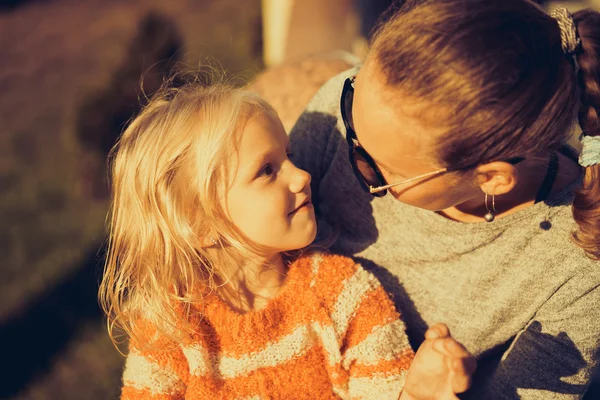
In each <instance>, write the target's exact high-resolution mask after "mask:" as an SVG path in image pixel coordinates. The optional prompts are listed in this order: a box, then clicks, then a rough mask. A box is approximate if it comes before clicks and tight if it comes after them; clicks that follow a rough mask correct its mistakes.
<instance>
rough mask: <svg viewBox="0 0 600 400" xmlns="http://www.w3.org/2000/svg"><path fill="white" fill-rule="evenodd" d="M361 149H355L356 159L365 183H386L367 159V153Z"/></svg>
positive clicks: (373, 184) (379, 184) (375, 184)
mask: <svg viewBox="0 0 600 400" xmlns="http://www.w3.org/2000/svg"><path fill="white" fill-rule="evenodd" d="M360 150H361V149H355V151H354V161H355V162H356V167H357V168H358V171H359V172H360V175H361V176H362V178H363V180H364V181H365V183H366V184H367V185H369V186H373V187H377V186H382V185H385V183H384V182H382V181H381V179H379V177H378V176H377V173H376V172H375V170H374V169H373V166H372V165H371V163H370V162H369V160H368V159H367V157H366V156H365V155H363V154H362V152H361V151H360Z"/></svg>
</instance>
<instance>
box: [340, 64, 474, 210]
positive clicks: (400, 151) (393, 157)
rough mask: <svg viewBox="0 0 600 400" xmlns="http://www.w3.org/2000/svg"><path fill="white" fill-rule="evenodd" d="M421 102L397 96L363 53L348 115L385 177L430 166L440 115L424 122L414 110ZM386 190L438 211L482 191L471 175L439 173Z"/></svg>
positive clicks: (436, 164) (422, 171)
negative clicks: (428, 121) (432, 121)
mask: <svg viewBox="0 0 600 400" xmlns="http://www.w3.org/2000/svg"><path fill="white" fill-rule="evenodd" d="M421 107H422V105H421V104H418V103H416V102H415V101H414V100H412V101H411V99H404V100H403V99H402V98H401V97H400V95H399V93H394V89H392V88H388V87H386V83H385V78H384V76H383V74H382V73H381V72H380V70H379V68H378V65H377V62H376V60H375V59H373V58H368V59H367V60H366V61H365V64H364V66H363V67H362V69H361V70H360V73H359V74H358V75H357V77H356V81H355V83H354V100H353V104H352V119H353V124H354V129H355V131H356V136H357V138H358V141H359V143H360V145H361V147H363V148H364V149H365V150H366V151H367V152H368V153H369V155H370V156H371V157H372V158H373V159H374V160H375V162H376V163H377V165H378V166H379V169H380V170H381V172H382V174H383V175H384V177H385V179H386V181H387V182H388V183H392V182H398V181H402V180H405V179H409V178H413V177H415V176H418V175H421V174H426V173H429V172H432V171H435V170H437V169H439V168H442V167H443V166H441V165H440V163H439V161H438V160H437V157H436V155H435V149H436V147H435V145H436V142H437V140H438V138H439V137H440V136H441V135H443V134H444V129H443V121H440V123H439V124H435V125H433V126H432V124H427V123H425V122H424V120H423V119H422V118H419V117H418V113H419V112H420V111H422V108H421ZM390 193H391V194H392V195H393V196H394V197H395V198H396V199H398V200H400V201H402V202H403V203H406V204H410V205H413V206H416V207H420V208H424V209H428V210H432V211H440V210H444V209H447V208H450V207H453V206H456V205H458V204H461V203H464V202H467V201H469V200H471V199H474V198H478V197H477V196H479V197H481V189H480V188H479V187H478V186H477V185H476V184H474V179H473V177H472V176H469V175H467V174H465V175H464V176H462V177H457V176H450V175H449V174H441V175H438V176H435V177H432V178H428V179H423V180H419V181H416V182H411V183H409V184H406V185H399V186H395V187H393V188H392V189H390Z"/></svg>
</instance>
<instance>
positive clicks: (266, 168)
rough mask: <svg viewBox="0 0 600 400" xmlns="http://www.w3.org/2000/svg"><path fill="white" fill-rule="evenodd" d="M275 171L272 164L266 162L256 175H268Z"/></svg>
mask: <svg viewBox="0 0 600 400" xmlns="http://www.w3.org/2000/svg"><path fill="white" fill-rule="evenodd" d="M274 172H275V169H274V168H273V166H272V165H271V164H267V165H265V166H264V167H263V168H262V169H261V170H260V172H259V173H258V176H259V177H261V176H265V177H270V176H271V175H273V173H274Z"/></svg>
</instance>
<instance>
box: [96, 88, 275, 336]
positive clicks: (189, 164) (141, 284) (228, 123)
mask: <svg viewBox="0 0 600 400" xmlns="http://www.w3.org/2000/svg"><path fill="white" fill-rule="evenodd" d="M257 112H258V113H261V112H269V113H271V112H274V110H273V109H272V108H271V107H270V106H269V105H268V104H267V103H266V102H265V101H264V100H262V99H261V98H259V97H258V96H257V95H255V94H253V93H251V92H249V91H246V90H243V89H236V88H233V87H230V86H227V85H223V84H218V85H211V86H201V85H198V84H187V85H184V86H182V87H179V88H165V89H163V90H161V91H160V93H159V94H157V95H155V96H154V97H153V99H152V100H151V101H150V102H149V104H148V105H147V106H146V107H145V108H144V109H143V110H142V111H141V113H140V114H139V115H138V116H137V117H136V118H135V119H133V121H132V122H131V124H130V125H129V126H128V128H127V129H126V130H125V131H124V133H123V135H122V137H121V138H120V140H119V142H118V143H117V144H116V145H115V147H114V148H113V150H112V152H111V156H110V158H109V160H110V170H111V179H112V181H111V184H112V201H111V211H110V214H109V229H110V235H109V244H108V254H107V260H106V264H105V271H104V276H103V279H102V283H101V285H100V291H99V299H100V303H101V305H102V307H103V309H104V311H105V312H106V314H107V316H108V326H109V333H110V335H111V338H112V340H113V342H114V343H115V344H116V345H117V344H118V341H117V340H116V336H115V335H114V333H115V329H120V330H122V331H124V332H125V333H126V334H127V336H129V337H133V338H134V339H136V338H137V337H136V325H137V324H138V323H139V322H140V320H144V321H147V322H149V323H151V324H152V325H153V326H154V327H156V329H157V330H159V332H160V333H161V334H164V335H166V336H167V337H169V338H171V339H172V340H174V341H177V342H180V341H181V340H183V338H185V337H186V335H187V334H188V333H190V332H191V331H193V328H192V327H191V326H190V325H189V323H188V320H189V316H190V315H189V313H190V312H192V311H191V310H192V307H191V305H192V304H194V305H195V306H197V305H201V304H202V298H203V296H204V295H205V294H206V293H207V292H209V291H212V290H214V289H215V288H216V287H217V286H218V285H223V282H226V281H227V273H226V270H225V269H226V267H227V265H232V264H233V263H235V262H236V260H239V259H240V258H241V257H244V258H248V257H252V256H253V253H252V251H251V246H249V244H248V243H247V241H246V240H245V239H244V237H243V236H242V235H241V234H240V233H239V232H238V231H237V230H236V229H235V226H233V224H231V223H230V222H229V221H230V219H229V218H228V215H227V210H226V209H225V207H224V205H223V201H222V199H223V198H224V196H225V193H226V190H227V187H228V186H229V184H230V182H231V179H232V177H233V176H232V174H233V173H234V172H235V170H234V167H233V164H235V161H236V160H235V159H234V158H235V155H236V150H237V145H238V143H239V132H240V131H241V130H243V125H244V124H245V123H246V122H247V121H248V119H249V118H251V116H252V114H253V113H257ZM209 234H210V235H211V237H215V238H216V240H217V245H218V246H217V247H218V250H216V249H212V248H206V247H202V246H199V243H200V242H201V240H203V238H204V237H205V236H206V235H209ZM194 309H195V308H194ZM182 310H184V312H183V313H182V312H181V311H182Z"/></svg>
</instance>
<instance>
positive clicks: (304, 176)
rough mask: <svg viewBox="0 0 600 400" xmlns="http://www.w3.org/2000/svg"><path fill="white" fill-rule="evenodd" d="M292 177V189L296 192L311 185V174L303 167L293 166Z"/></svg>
mask: <svg viewBox="0 0 600 400" xmlns="http://www.w3.org/2000/svg"><path fill="white" fill-rule="evenodd" d="M292 174H293V176H292V179H291V182H290V190H291V191H292V192H294V193H299V192H301V191H302V190H304V188H306V187H307V186H308V185H310V179H311V177H310V174H309V173H308V172H306V171H304V170H303V169H300V168H298V167H296V166H295V165H294V166H293V167H292Z"/></svg>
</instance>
